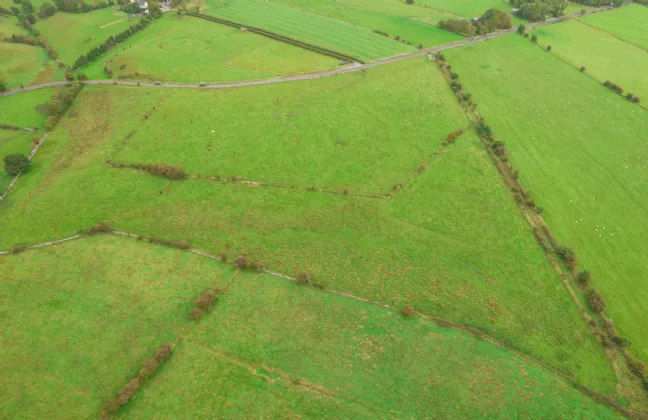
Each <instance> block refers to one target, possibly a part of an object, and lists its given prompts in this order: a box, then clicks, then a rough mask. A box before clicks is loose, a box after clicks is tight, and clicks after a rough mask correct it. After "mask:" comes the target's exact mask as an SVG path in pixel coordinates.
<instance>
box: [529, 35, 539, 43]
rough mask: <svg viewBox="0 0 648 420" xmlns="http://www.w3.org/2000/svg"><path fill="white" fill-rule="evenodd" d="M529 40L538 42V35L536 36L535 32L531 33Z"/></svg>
mask: <svg viewBox="0 0 648 420" xmlns="http://www.w3.org/2000/svg"><path fill="white" fill-rule="evenodd" d="M531 42H533V43H536V42H538V37H537V36H536V34H533V35H531Z"/></svg>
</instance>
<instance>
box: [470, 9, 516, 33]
mask: <svg viewBox="0 0 648 420" xmlns="http://www.w3.org/2000/svg"><path fill="white" fill-rule="evenodd" d="M474 26H475V29H476V30H477V33H478V34H482V35H483V34H489V33H491V32H495V31H497V30H499V29H509V28H511V26H512V22H511V15H509V14H508V13H506V12H503V11H501V10H498V9H488V10H486V12H484V14H483V15H481V17H480V18H479V20H478V21H477V22H475V24H474ZM518 30H519V29H518Z"/></svg>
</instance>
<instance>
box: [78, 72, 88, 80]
mask: <svg viewBox="0 0 648 420" xmlns="http://www.w3.org/2000/svg"><path fill="white" fill-rule="evenodd" d="M76 77H77V80H82V81H83V80H88V76H86V74H85V73H81V72H78V73H77V75H76Z"/></svg>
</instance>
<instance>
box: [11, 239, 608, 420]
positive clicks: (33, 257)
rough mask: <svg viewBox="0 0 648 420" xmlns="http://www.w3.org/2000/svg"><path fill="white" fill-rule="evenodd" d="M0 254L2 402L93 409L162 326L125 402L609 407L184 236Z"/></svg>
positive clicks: (277, 408) (132, 408)
mask: <svg viewBox="0 0 648 420" xmlns="http://www.w3.org/2000/svg"><path fill="white" fill-rule="evenodd" d="M0 263H1V264H2V266H3V270H2V271H1V272H0V280H1V281H0V290H1V292H2V295H3V296H11V299H3V300H2V302H1V303H0V309H1V310H2V312H3V313H4V314H5V315H6V316H7V317H8V318H7V321H8V322H7V323H6V325H7V327H6V328H5V330H4V331H3V333H4V337H6V338H5V340H4V341H3V345H2V346H1V347H0V348H1V350H0V356H1V357H0V360H1V361H0V366H1V367H2V371H3V379H4V384H5V387H4V392H3V393H2V395H0V407H1V408H0V413H1V414H2V416H3V417H7V418H15V417H17V416H21V417H42V416H44V415H47V416H49V417H54V418H71V417H95V416H96V415H97V413H98V412H99V411H100V410H101V404H102V402H103V401H104V400H106V399H108V398H112V397H113V395H114V393H115V392H116V390H117V389H118V388H119V387H120V386H121V385H122V384H124V383H126V382H127V381H128V380H130V378H132V377H134V376H135V375H136V374H137V371H138V370H139V367H140V366H141V364H142V362H143V360H144V359H145V358H146V357H150V356H151V355H152V354H153V352H154V349H155V348H157V347H159V346H160V345H161V344H162V343H164V342H169V341H171V342H176V343H177V346H176V348H175V350H174V353H173V356H172V357H171V359H170V360H169V361H168V362H167V364H166V365H165V366H164V368H163V369H162V370H161V371H160V372H159V373H158V374H157V375H156V376H155V377H154V378H153V379H152V380H150V381H149V382H148V383H146V384H145V385H144V386H143V387H142V388H141V391H140V392H139V393H138V395H137V396H136V397H135V399H134V400H133V401H132V402H131V403H130V404H129V405H127V406H126V407H125V409H124V410H123V411H122V413H123V414H124V417H135V418H150V417H157V416H159V414H160V413H164V414H165V416H169V417H182V416H186V415H199V413H206V412H212V413H214V412H218V413H219V414H220V415H224V416H231V417H246V418H249V417H258V416H270V417H285V416H295V415H304V416H309V417H327V418H335V417H348V416H352V417H354V418H367V417H373V416H375V415H376V414H377V413H384V412H390V413H392V415H393V416H403V417H404V416H416V417H418V416H423V417H427V416H437V415H443V416H453V417H454V416H460V417H471V416H474V415H477V414H479V415H481V416H494V415H497V414H500V415H502V414H504V413H506V415H507V416H508V415H510V416H519V415H525V416H529V415H530V416H541V417H552V416H555V415H558V416H570V417H573V416H578V417H595V418H615V417H617V416H616V415H615V413H613V412H611V411H610V410H609V409H607V408H606V407H604V406H601V405H598V404H596V403H594V402H593V401H592V400H591V399H589V398H587V397H586V396H584V395H582V394H580V393H579V392H577V391H576V390H575V389H573V388H571V387H570V386H569V385H568V384H567V383H565V382H564V381H563V380H562V379H561V378H560V377H558V376H554V375H552V374H551V373H549V372H547V371H546V370H543V369H542V368H540V367H539V366H538V365H536V364H534V363H533V362H529V361H527V360H524V359H521V358H519V357H517V356H516V355H514V354H512V353H510V352H508V351H506V350H503V349H500V348H497V347H495V346H494V345H492V344H490V343H488V342H484V341H481V340H478V339H475V338H472V337H471V336H469V335H467V334H465V333H461V332H459V331H455V330H451V329H446V328H440V327H438V326H436V325H435V324H434V323H431V322H428V321H423V320H416V319H413V320H408V319H406V318H404V317H403V316H401V315H399V314H397V313H395V312H393V311H390V310H386V309H383V308H380V307H376V306H373V305H369V304H366V303H361V302H357V301H355V300H353V299H349V298H346V297H340V296H337V295H333V294H330V293H326V292H320V291H317V290H316V289H314V288H310V287H300V286H299V285H297V284H294V283H291V282H288V281H286V280H284V279H279V278H276V277H271V276H267V275H264V276H258V275H255V274H247V273H240V274H236V275H232V274H233V271H232V268H231V266H230V265H228V264H227V265H226V264H223V263H221V262H220V261H214V260H210V259H207V258H204V257H200V256H197V255H195V254H192V253H190V252H186V251H179V250H172V249H168V248H164V247H160V246H157V245H150V244H147V243H144V242H140V241H136V240H134V239H126V238H120V237H116V236H100V237H91V238H84V239H79V240H76V241H72V242H67V243H64V244H60V245H56V246H53V247H49V248H43V249H39V250H33V251H27V252H26V253H24V254H21V255H6V256H0ZM214 285H219V286H220V287H223V288H226V292H225V293H224V294H223V295H222V296H221V297H220V298H219V299H218V301H217V304H216V307H215V309H214V310H212V311H211V312H210V313H208V314H207V315H205V316H204V317H203V319H202V320H201V321H200V323H199V324H197V325H195V324H194V323H192V322H191V321H189V319H188V316H187V314H188V312H189V310H190V309H191V307H192V306H193V300H194V299H195V298H196V296H198V295H199V294H200V293H201V292H202V291H204V290H205V289H206V288H208V287H212V286H214ZM287 325H290V328H286V326H287ZM322 337H329V338H328V339H327V341H326V346H325V347H322V341H321V340H322ZM180 339H181V340H180ZM467 383H469V384H470V385H469V386H467V387H466V384H467ZM394 389H397V390H398V392H394ZM477 400H479V404H478V405H475V401H477ZM53 407H56V408H55V409H54V408H53Z"/></svg>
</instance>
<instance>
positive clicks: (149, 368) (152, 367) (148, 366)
mask: <svg viewBox="0 0 648 420" xmlns="http://www.w3.org/2000/svg"><path fill="white" fill-rule="evenodd" d="M159 367H160V363H158V361H157V360H155V359H154V358H152V357H150V358H148V359H146V360H144V363H143V365H142V369H140V372H139V376H138V378H139V379H140V380H144V379H146V378H149V377H150V376H153V374H154V373H155V372H156V371H157V370H158V368H159Z"/></svg>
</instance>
